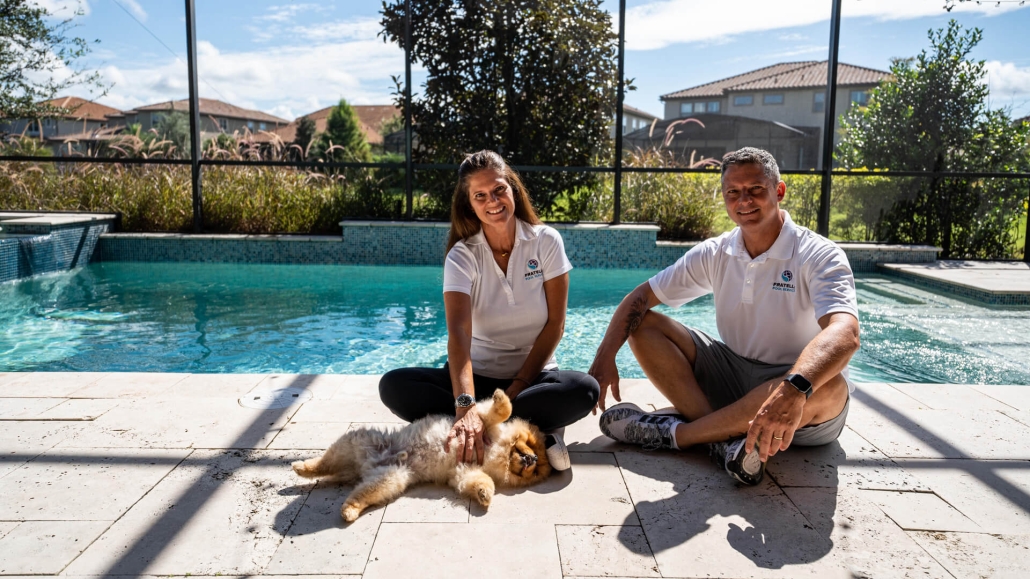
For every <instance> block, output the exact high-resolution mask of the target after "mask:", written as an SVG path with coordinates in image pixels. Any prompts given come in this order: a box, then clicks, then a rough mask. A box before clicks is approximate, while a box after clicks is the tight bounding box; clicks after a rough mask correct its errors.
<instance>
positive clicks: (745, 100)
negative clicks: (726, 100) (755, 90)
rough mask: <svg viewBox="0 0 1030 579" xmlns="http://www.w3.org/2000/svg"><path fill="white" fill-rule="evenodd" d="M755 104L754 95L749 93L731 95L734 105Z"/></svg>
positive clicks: (746, 105)
mask: <svg viewBox="0 0 1030 579" xmlns="http://www.w3.org/2000/svg"><path fill="white" fill-rule="evenodd" d="M753 104H755V97H753V96H751V95H737V96H735V97H733V106H735V107H749V106H751V105H753Z"/></svg>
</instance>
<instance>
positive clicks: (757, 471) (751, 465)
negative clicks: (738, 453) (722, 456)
mask: <svg viewBox="0 0 1030 579" xmlns="http://www.w3.org/2000/svg"><path fill="white" fill-rule="evenodd" d="M732 466H733V467H735V468H734V469H733V470H730V469H728V468H727V469H726V471H727V472H729V473H730V476H732V477H733V478H734V479H736V480H737V481H739V482H741V483H743V484H746V485H749V486H754V485H757V484H758V483H760V482H762V477H763V476H764V475H765V472H764V469H763V468H762V459H761V458H760V457H759V456H758V453H757V452H752V453H751V454H747V455H745V456H744V458H743V459H741V461H740V463H739V464H738V463H733V464H732ZM737 469H739V471H738V470H737Z"/></svg>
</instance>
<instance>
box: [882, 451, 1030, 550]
mask: <svg viewBox="0 0 1030 579" xmlns="http://www.w3.org/2000/svg"><path fill="white" fill-rule="evenodd" d="M898 464H900V465H901V466H902V468H904V469H905V470H906V471H908V472H909V473H911V474H912V475H913V476H915V477H916V478H917V479H919V480H920V481H922V482H923V483H924V484H925V485H927V486H928V487H930V488H932V489H933V491H934V493H936V494H937V496H939V497H941V498H942V499H944V500H945V501H947V503H948V504H949V505H951V506H953V507H955V508H956V509H958V510H959V512H961V513H962V514H964V515H965V516H966V517H968V518H969V519H971V520H972V521H973V522H975V523H976V524H977V525H979V526H980V528H981V529H982V532H986V533H999V534H1013V535H1030V461H980V460H968V459H959V460H933V461H929V460H910V459H898Z"/></svg>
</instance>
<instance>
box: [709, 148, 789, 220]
mask: <svg viewBox="0 0 1030 579" xmlns="http://www.w3.org/2000/svg"><path fill="white" fill-rule="evenodd" d="M786 190H787V186H786V185H785V184H784V183H783V181H780V182H778V183H776V182H774V181H773V180H772V179H770V178H769V177H768V176H767V175H766V174H765V171H764V170H763V169H762V166H761V165H759V164H758V163H742V164H734V165H731V166H730V167H729V168H728V169H726V172H725V173H723V176H722V199H723V202H725V203H726V213H728V214H729V216H730V219H732V220H733V222H734V223H736V224H737V225H739V226H740V228H741V229H743V230H745V231H748V230H760V229H762V228H763V226H772V225H773V224H775V227H776V229H777V231H778V230H779V202H780V201H782V200H783V194H784V193H785V192H786Z"/></svg>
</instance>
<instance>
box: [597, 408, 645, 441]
mask: <svg viewBox="0 0 1030 579" xmlns="http://www.w3.org/2000/svg"><path fill="white" fill-rule="evenodd" d="M640 414H644V411H643V410H642V409H641V408H640V407H639V406H637V405H636V404H633V403H632V402H622V403H620V404H616V405H615V406H612V407H611V408H609V409H608V410H605V411H604V412H602V413H601V418H600V420H598V421H597V425H598V426H600V427H601V432H603V433H604V435H605V436H607V437H608V438H613V439H615V440H618V439H617V438H615V437H614V436H612V432H611V430H610V427H611V424H612V423H613V422H618V421H620V420H623V419H625V418H629V417H631V416H638V415H640Z"/></svg>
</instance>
